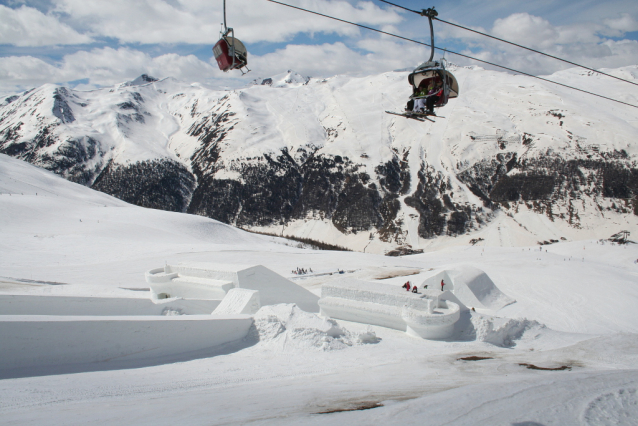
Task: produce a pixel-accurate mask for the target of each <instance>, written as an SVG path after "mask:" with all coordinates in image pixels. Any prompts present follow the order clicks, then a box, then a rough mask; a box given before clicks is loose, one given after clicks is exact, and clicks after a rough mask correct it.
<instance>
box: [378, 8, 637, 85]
mask: <svg viewBox="0 0 638 426" xmlns="http://www.w3.org/2000/svg"><path fill="white" fill-rule="evenodd" d="M379 1H380V2H383V3H387V4H390V5H392V6H396V7H398V8H400V9H405V10H408V11H410V12H414V13H416V14H419V15H421V16H425V15H423V12H419V11H418V10H412V9H408V8H406V7H403V6H399V5H398V4H394V3H390V2H389V1H386V0H379ZM431 19H435V20H437V21H439V22H443V23H444V24H448V25H452V26H454V27H457V28H461V29H463V30H467V31H470V32H473V33H475V34H480V35H482V36H485V37H489V38H491V39H494V40H498V41H502V42H503V43H507V44H511V45H512V46H516V47H520V48H521V49H525V50H529V51H530V52H534V53H538V54H540V55H543V56H547V57H548V58H552V59H556V60H558V61H561V62H565V63H566V64H570V65H574V66H576V67H579V68H583V69H586V70H588V71H593V72H596V73H598V74H602V75H605V76H607V77H611V78H615V79H616V80H620V81H624V82H626V83H629V84H633V85H634V86H638V83H634V82H633V81H630V80H626V79H624V78H620V77H616V76H615V75H611V74H607V73H605V72H602V71H598V70H596V69H594V68H589V67H586V66H584V65H580V64H577V63H576V62H572V61H568V60H567V59H563V58H559V57H558V56H554V55H550V54H549V53H545V52H541V51H540V50H536V49H532V48H531V47H526V46H523V45H520V44H517V43H514V42H511V41H507V40H504V39H502V38H498V37H495V36H492V35H489V34H486V33H482V32H480V31H476V30H473V29H471V28H467V27H464V26H462V25H459V24H455V23H453V22H448V21H444V20H443V19H439V18H437V17H432V18H431Z"/></svg>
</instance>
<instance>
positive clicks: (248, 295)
mask: <svg viewBox="0 0 638 426" xmlns="http://www.w3.org/2000/svg"><path fill="white" fill-rule="evenodd" d="M260 307H261V306H260V304H259V292H258V291H257V290H248V289H245V288H233V289H231V290H229V291H228V293H227V294H226V296H225V297H224V298H223V299H222V301H221V303H220V304H219V306H217V308H215V310H214V311H213V315H232V314H249V315H253V314H256V313H257V311H258V310H259V308H260Z"/></svg>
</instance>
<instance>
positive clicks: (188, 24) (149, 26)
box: [55, 0, 401, 44]
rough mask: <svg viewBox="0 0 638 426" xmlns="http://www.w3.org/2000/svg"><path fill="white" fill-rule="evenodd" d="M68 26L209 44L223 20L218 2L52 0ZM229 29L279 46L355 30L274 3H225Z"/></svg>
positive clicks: (339, 6) (367, 13)
mask: <svg viewBox="0 0 638 426" xmlns="http://www.w3.org/2000/svg"><path fill="white" fill-rule="evenodd" d="M55 2H56V4H57V7H56V10H57V11H58V12H60V13H64V14H65V16H66V15H68V17H69V22H72V23H73V24H74V25H75V26H76V27H78V28H85V29H87V30H89V29H90V31H92V32H94V33H95V34H96V35H101V36H106V37H112V38H115V39H117V40H119V41H120V42H122V43H145V44H153V43H191V44H206V43H212V42H214V41H215V40H216V39H217V38H218V36H219V30H220V28H221V26H220V24H221V23H222V22H223V13H222V3H221V2H211V1H209V0H206V1H204V0H173V1H170V2H169V1H166V0H146V1H130V0H109V1H108V2H95V1H86V0H55ZM289 2H290V3H291V4H294V5H297V6H300V7H303V8H308V9H311V10H315V11H318V12H320V13H325V14H329V15H334V16H339V17H340V18H342V19H346V20H352V21H356V22H360V23H362V24H368V25H384V24H396V23H398V22H400V21H401V17H400V16H399V15H398V14H397V13H395V12H393V11H391V12H388V11H384V10H382V9H381V8H379V7H378V6H376V5H375V4H373V3H372V2H369V1H366V2H360V3H357V5H356V6H353V5H352V4H350V3H348V2H347V1H338V0H290V1H289ZM227 19H228V26H229V27H233V28H234V29H235V33H236V36H237V37H238V38H240V39H241V40H242V41H244V42H248V43H252V42H259V41H269V42H280V41H284V40H287V39H290V38H291V37H293V36H294V35H295V34H297V33H308V34H313V33H319V32H324V33H337V34H340V35H348V36H352V35H357V34H358V29H357V28H356V27H354V26H351V25H348V24H344V23H339V22H336V21H334V20H330V19H327V18H323V17H320V16H316V15H312V14H309V13H305V12H302V11H299V10H294V9H291V8H288V7H285V6H281V5H277V4H274V3H271V2H268V1H266V0H259V1H257V0H234V1H232V2H228V4H227Z"/></svg>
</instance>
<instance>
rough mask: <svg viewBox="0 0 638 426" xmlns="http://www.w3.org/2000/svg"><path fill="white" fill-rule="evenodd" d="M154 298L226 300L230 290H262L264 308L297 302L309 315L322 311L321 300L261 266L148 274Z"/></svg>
mask: <svg viewBox="0 0 638 426" xmlns="http://www.w3.org/2000/svg"><path fill="white" fill-rule="evenodd" d="M146 281H147V282H148V283H149V284H150V285H151V290H152V292H153V294H154V297H158V296H159V294H160V293H162V292H164V293H166V294H168V295H170V296H174V297H184V298H203V299H223V298H224V296H225V295H226V293H228V291H229V290H230V289H231V288H244V289H248V290H257V291H259V298H260V302H261V305H262V306H265V305H275V304H278V303H295V304H296V305H297V306H299V307H300V308H301V309H303V310H304V311H307V312H319V305H318V304H317V301H318V300H319V298H318V297H317V296H316V295H314V294H313V293H311V292H310V291H308V290H306V289H305V288H303V287H301V286H299V285H298V284H295V283H294V282H292V281H290V280H288V279H286V278H284V277H282V276H281V275H279V274H277V273H275V272H273V271H271V270H270V269H268V268H266V267H264V266H261V265H252V266H251V265H241V264H216V263H178V264H176V265H166V266H165V267H164V268H158V269H152V270H150V271H148V272H147V273H146Z"/></svg>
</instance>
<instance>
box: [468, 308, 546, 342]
mask: <svg viewBox="0 0 638 426" xmlns="http://www.w3.org/2000/svg"><path fill="white" fill-rule="evenodd" d="M471 321H472V325H473V326H474V331H475V333H476V340H478V341H481V342H486V343H491V344H493V345H496V346H500V347H511V346H514V345H516V342H515V341H516V340H520V339H521V338H522V337H523V335H524V334H525V332H526V331H528V330H537V331H540V330H542V329H545V328H546V327H545V326H544V325H542V324H540V323H539V322H537V321H533V320H528V319H525V318H523V319H511V318H496V317H487V316H483V315H472V319H471Z"/></svg>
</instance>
